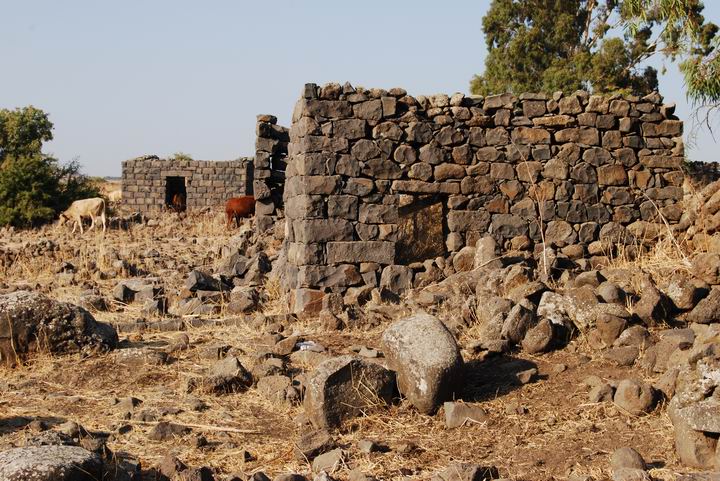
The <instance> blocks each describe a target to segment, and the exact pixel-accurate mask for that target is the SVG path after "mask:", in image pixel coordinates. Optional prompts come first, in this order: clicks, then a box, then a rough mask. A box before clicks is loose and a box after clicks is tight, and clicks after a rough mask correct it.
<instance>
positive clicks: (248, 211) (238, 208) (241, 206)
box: [225, 195, 255, 229]
mask: <svg viewBox="0 0 720 481" xmlns="http://www.w3.org/2000/svg"><path fill="white" fill-rule="evenodd" d="M254 214H255V197H253V196H251V195H244V196H242V197H233V198H231V199H228V201H227V202H225V216H226V217H227V228H228V229H229V228H230V226H231V224H232V221H233V220H234V221H235V223H236V225H237V227H240V219H242V218H244V217H250V216H252V215H254Z"/></svg>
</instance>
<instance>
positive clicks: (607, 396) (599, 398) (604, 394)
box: [588, 383, 615, 403]
mask: <svg viewBox="0 0 720 481" xmlns="http://www.w3.org/2000/svg"><path fill="white" fill-rule="evenodd" d="M614 395H615V389H613V387H612V386H611V385H610V384H608V383H601V384H596V385H595V386H593V387H592V388H591V389H590V392H589V393H588V401H590V402H591V403H600V402H610V401H612V400H613V396H614Z"/></svg>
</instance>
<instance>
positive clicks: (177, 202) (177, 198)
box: [170, 194, 185, 212]
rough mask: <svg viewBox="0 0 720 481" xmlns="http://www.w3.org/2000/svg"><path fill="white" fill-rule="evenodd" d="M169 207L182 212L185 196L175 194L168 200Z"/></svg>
mask: <svg viewBox="0 0 720 481" xmlns="http://www.w3.org/2000/svg"><path fill="white" fill-rule="evenodd" d="M170 208H171V209H172V210H174V211H175V212H182V211H184V210H185V196H184V195H182V194H175V195H173V197H172V201H171V202H170Z"/></svg>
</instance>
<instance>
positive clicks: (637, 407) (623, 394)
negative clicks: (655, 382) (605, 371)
mask: <svg viewBox="0 0 720 481" xmlns="http://www.w3.org/2000/svg"><path fill="white" fill-rule="evenodd" d="M613 402H614V403H615V405H616V406H618V407H620V408H622V409H624V410H625V411H627V412H629V413H630V414H633V415H635V416H639V415H641V414H646V413H649V412H650V411H652V409H653V407H654V406H655V392H654V390H653V388H652V386H650V385H649V384H647V383H644V382H639V381H635V380H633V379H623V380H622V381H620V384H618V387H617V390H616V391H615V396H614V397H613Z"/></svg>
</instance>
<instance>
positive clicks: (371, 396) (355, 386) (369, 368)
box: [303, 356, 395, 428]
mask: <svg viewBox="0 0 720 481" xmlns="http://www.w3.org/2000/svg"><path fill="white" fill-rule="evenodd" d="M394 394H395V374H394V373H393V372H392V371H388V370H387V369H385V368H384V367H382V366H380V365H379V364H375V363H371V362H368V361H365V360H363V359H360V358H356V357H353V356H340V357H335V358H332V359H328V360H326V361H324V362H322V363H320V364H319V365H318V366H317V367H316V368H315V370H314V371H313V372H312V375H311V376H310V379H309V380H308V382H307V385H306V387H305V400H304V404H303V406H304V407H305V413H306V414H307V417H308V419H309V420H310V422H311V423H312V424H313V425H314V426H315V427H316V428H334V427H338V426H340V425H341V424H342V423H343V422H344V421H345V420H347V419H350V418H353V417H356V416H360V415H361V414H363V413H365V412H368V411H371V410H372V409H373V408H376V407H377V406H378V404H379V402H380V403H382V402H384V403H390V402H391V401H392V399H393V395H394Z"/></svg>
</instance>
